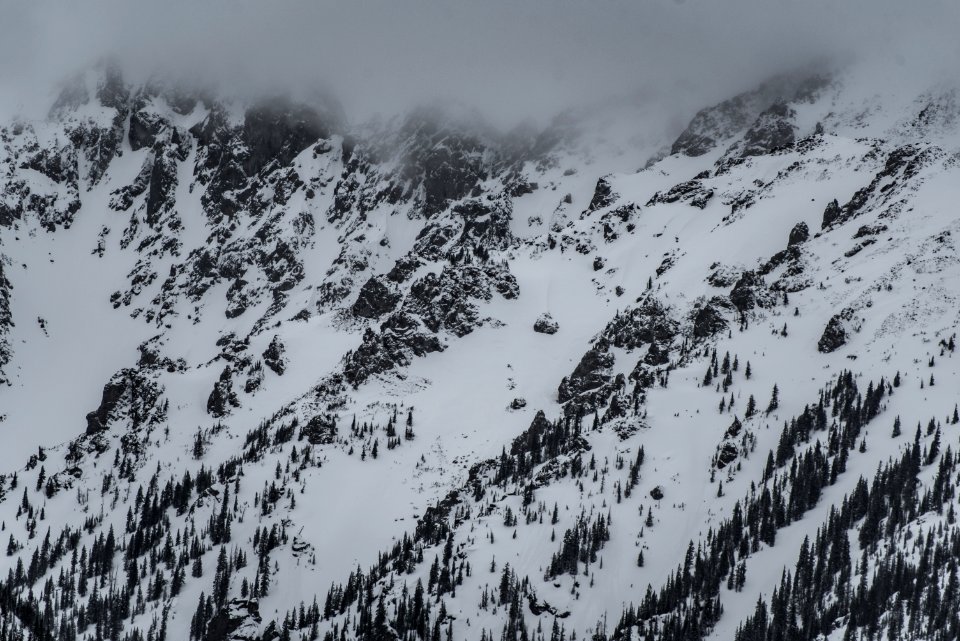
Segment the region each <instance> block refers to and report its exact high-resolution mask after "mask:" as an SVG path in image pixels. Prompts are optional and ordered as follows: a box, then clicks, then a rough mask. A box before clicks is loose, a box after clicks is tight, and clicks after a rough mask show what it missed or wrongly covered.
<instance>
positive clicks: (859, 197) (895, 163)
mask: <svg viewBox="0 0 960 641" xmlns="http://www.w3.org/2000/svg"><path fill="white" fill-rule="evenodd" d="M942 155H943V150H942V149H939V148H937V147H932V146H918V145H904V146H902V147H897V148H896V149H894V150H893V151H891V152H890V153H889V154H888V155H887V159H886V161H885V162H884V165H883V168H882V169H881V170H880V171H878V172H877V173H876V175H874V177H873V179H872V180H871V181H870V184H869V185H867V186H866V187H862V188H860V189H858V190H857V192H856V193H855V194H854V195H853V196H852V197H851V198H850V200H849V201H847V202H846V203H845V204H844V205H843V206H842V207H841V206H840V205H839V204H838V203H837V201H836V200H834V201H833V202H831V203H830V204H829V205H827V208H826V210H825V211H824V212H823V223H822V225H821V226H822V228H823V229H827V228H829V227H833V226H836V225H841V224H843V223H845V222H847V221H848V220H851V219H853V218H855V217H857V216H858V215H860V214H861V213H862V212H864V211H866V210H867V209H868V208H871V207H872V208H879V207H887V208H888V209H896V208H897V207H898V206H900V205H901V204H902V203H900V202H899V201H900V200H901V199H902V198H903V192H904V191H905V190H906V189H908V188H909V187H910V186H911V184H914V183H915V182H916V181H917V180H921V179H922V178H919V175H920V173H921V171H923V169H925V168H926V167H928V166H930V165H931V164H932V163H933V162H934V161H935V160H937V159H939V158H940V157H942Z"/></svg>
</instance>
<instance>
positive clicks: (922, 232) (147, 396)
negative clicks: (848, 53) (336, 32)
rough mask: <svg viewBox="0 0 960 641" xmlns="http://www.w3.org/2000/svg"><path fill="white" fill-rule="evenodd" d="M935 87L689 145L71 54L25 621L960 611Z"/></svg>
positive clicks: (21, 399)
mask: <svg viewBox="0 0 960 641" xmlns="http://www.w3.org/2000/svg"><path fill="white" fill-rule="evenodd" d="M917 84H918V86H916V87H911V88H906V87H903V86H897V87H896V89H893V88H888V87H886V85H885V84H884V83H883V82H882V78H877V77H876V76H875V75H874V73H873V71H872V70H871V69H870V68H868V67H865V66H859V67H849V68H846V69H843V70H841V71H835V72H832V73H829V74H828V73H826V72H824V73H818V74H812V73H803V74H795V75H791V76H785V77H781V78H776V79H773V80H771V81H770V82H768V83H766V84H765V85H763V86H762V87H759V88H758V89H756V90H755V91H752V92H749V93H747V94H743V95H740V96H736V97H733V98H731V99H730V100H728V101H725V102H723V103H721V104H719V105H716V106H713V107H708V108H705V109H704V110H703V111H701V112H700V113H698V114H697V115H696V116H695V117H694V118H693V119H692V121H691V122H690V124H689V126H688V127H687V128H686V130H685V131H683V132H682V133H680V134H679V136H678V135H676V132H671V131H669V129H668V128H667V127H666V126H665V123H663V122H660V121H659V119H657V118H655V117H653V116H652V115H651V110H649V109H648V108H647V107H645V105H644V104H642V103H639V104H632V105H621V106H618V107H616V108H612V107H611V108H608V109H604V110H597V111H594V112H590V113H575V114H570V115H569V116H568V117H565V118H563V119H560V120H558V121H556V122H555V123H554V124H553V125H551V126H550V127H548V128H546V129H544V130H543V131H530V130H528V129H518V130H515V131H511V132H508V133H504V132H500V131H497V130H495V129H493V128H491V127H489V126H487V125H485V124H483V123H482V121H481V120H480V119H479V118H478V117H477V116H476V115H474V114H471V113H469V112H466V111H465V110H462V109H454V108H448V107H435V108H429V109H422V110H418V111H416V112H413V113H411V114H409V115H408V116H406V117H403V118H399V119H397V120H395V121H390V122H387V123H372V124H367V125H358V124H356V123H351V122H350V120H349V118H348V116H347V115H344V114H343V113H342V112H341V109H340V108H339V107H338V106H337V105H336V104H335V103H334V102H333V101H330V100H326V99H324V100H323V101H319V102H315V103H314V102H311V103H305V102H302V101H297V100H294V99H292V98H289V97H275V98H271V99H268V100H262V101H256V102H246V101H241V100H229V99H226V98H223V99H217V98H212V97H210V96H201V95H194V94H193V93H191V92H189V91H186V90H183V89H180V88H177V87H176V86H174V85H172V84H170V83H164V82H159V81H157V82H152V83H148V84H146V85H143V86H139V85H137V86H132V85H130V84H127V83H126V82H125V81H124V80H123V78H121V77H120V75H119V73H118V72H117V71H116V70H115V69H113V68H111V67H109V66H105V67H102V68H99V69H96V70H92V71H91V72H90V73H88V74H86V75H85V76H83V77H81V78H78V79H76V81H75V82H73V83H71V84H70V85H69V86H68V87H67V88H66V89H65V90H64V92H63V93H62V94H61V95H60V97H59V98H58V99H57V101H56V104H55V105H54V106H53V108H52V110H51V112H50V114H49V116H48V117H47V118H46V119H41V120H36V121H18V122H15V123H10V124H8V125H6V126H5V127H4V128H3V129H2V130H0V139H2V142H3V151H2V156H0V163H2V165H0V176H2V178H0V253H2V261H0V269H2V271H0V340H2V342H0V371H2V373H3V375H2V379H3V380H4V381H5V382H6V386H4V387H3V388H0V430H3V431H2V434H3V435H4V445H5V447H4V453H3V455H2V458H0V461H2V463H3V469H4V470H5V471H6V472H7V474H5V475H4V476H3V477H2V478H0V481H2V483H0V497H2V500H0V520H2V521H3V532H4V533H5V534H7V537H6V538H8V546H7V552H8V554H7V556H5V557H2V558H3V561H2V565H0V570H3V571H4V575H6V579H5V580H4V581H3V583H2V584H0V603H2V604H3V606H4V607H3V613H2V615H0V639H16V638H23V637H22V635H24V634H26V635H29V637H30V638H41V639H48V638H58V639H74V638H80V639H83V638H91V639H94V638H111V639H120V638H128V639H142V638H145V639H151V640H153V639H160V638H177V639H186V638H191V637H192V638H203V639H271V638H277V637H279V638H282V639H288V638H317V637H319V636H320V635H323V636H324V637H325V638H329V639H331V640H333V639H337V638H341V639H348V638H349V639H353V638H364V639H391V638H403V639H410V640H411V641H412V640H413V639H430V640H434V639H436V640H439V639H440V638H441V637H443V636H446V637H447V638H453V639H483V640H484V641H486V639H488V638H494V637H495V636H500V637H501V638H503V639H529V638H546V637H548V636H549V637H550V639H551V641H558V640H559V639H565V638H567V637H569V638H571V639H573V638H575V637H583V636H585V635H589V636H592V637H593V638H596V639H601V638H602V639H610V638H616V639H625V638H632V637H633V635H639V636H641V638H648V639H680V638H683V639H701V638H717V639H731V638H738V639H743V640H748V639H761V638H763V639H766V638H811V639H813V638H841V637H843V638H877V639H879V638H886V639H893V638H899V637H901V636H902V637H903V638H911V639H941V638H942V639H946V638H952V637H954V636H955V635H956V634H957V632H958V630H960V621H958V619H957V615H956V612H954V611H953V610H955V608H953V606H952V604H953V603H955V602H956V590H957V585H956V581H957V567H956V566H957V560H958V555H960V552H958V548H957V541H960V538H958V531H957V526H956V523H955V517H954V510H955V507H954V506H955V503H956V500H957V498H956V493H955V491H954V487H955V485H956V482H957V480H958V478H957V470H956V459H955V456H954V450H955V449H956V447H957V445H958V436H957V435H958V433H960V432H958V430H960V427H958V418H957V410H956V406H957V400H958V399H957V397H956V393H955V390H956V389H957V386H958V384H960V381H958V380H957V379H958V378H960V371H958V368H957V367H955V366H954V365H953V363H954V361H953V356H954V342H955V332H956V326H957V323H958V319H960V296H958V293H957V288H956V286H955V283H957V282H960V280H958V279H960V259H958V253H957V247H956V240H955V238H956V235H957V232H958V231H960V230H958V222H957V212H956V211H955V210H956V202H957V195H958V185H960V129H958V127H957V122H958V121H957V119H958V117H960V102H958V93H957V89H956V88H954V87H951V86H933V87H931V86H927V85H925V84H921V83H919V81H918V83H917ZM895 419H896V420H895ZM895 424H896V427H895ZM821 560H822V563H821ZM827 561H829V563H828V562H827ZM821 566H822V567H821ZM941 591H943V592H944V595H943V596H941V595H940V593H941Z"/></svg>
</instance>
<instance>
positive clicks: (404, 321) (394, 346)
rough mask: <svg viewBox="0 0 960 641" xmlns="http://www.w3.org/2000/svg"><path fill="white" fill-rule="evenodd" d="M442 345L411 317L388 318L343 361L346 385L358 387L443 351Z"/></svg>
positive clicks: (417, 320)
mask: <svg viewBox="0 0 960 641" xmlns="http://www.w3.org/2000/svg"><path fill="white" fill-rule="evenodd" d="M443 349H444V345H443V343H441V342H440V339H439V338H438V337H437V335H436V334H435V333H434V332H431V331H430V330H429V329H427V328H426V327H425V326H424V324H423V322H422V321H421V320H420V319H419V318H417V317H416V316H413V315H412V314H408V313H405V312H403V311H400V312H396V313H394V314H392V315H391V316H389V317H388V318H387V320H386V321H384V323H383V324H382V325H381V326H380V331H379V332H376V331H374V330H373V329H371V328H369V327H368V328H367V330H366V331H365V332H364V334H363V342H361V343H360V346H359V347H357V348H356V349H355V350H352V351H350V352H348V353H347V355H346V356H344V358H343V375H344V378H345V379H346V381H347V382H348V383H350V384H351V385H353V386H354V387H357V386H359V385H360V384H361V383H363V382H364V381H366V380H367V379H368V378H370V377H371V376H374V375H376V374H382V373H384V372H388V371H390V370H392V369H394V368H398V367H405V366H407V365H409V364H410V361H411V359H412V358H413V357H414V356H426V355H427V354H429V353H431V352H440V351H443Z"/></svg>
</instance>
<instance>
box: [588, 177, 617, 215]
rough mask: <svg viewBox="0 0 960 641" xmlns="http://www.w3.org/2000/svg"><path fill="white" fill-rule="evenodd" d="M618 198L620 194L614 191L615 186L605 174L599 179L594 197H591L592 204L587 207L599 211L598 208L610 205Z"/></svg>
mask: <svg viewBox="0 0 960 641" xmlns="http://www.w3.org/2000/svg"><path fill="white" fill-rule="evenodd" d="M617 198H618V195H617V194H616V193H615V192H614V191H613V186H612V185H611V184H610V178H609V177H607V176H604V177H602V178H600V179H599V180H597V186H596V187H595V188H594V190H593V198H591V199H590V205H589V207H587V210H588V211H597V210H598V209H603V208H604V207H609V206H610V205H612V204H613V203H614V201H616V200H617Z"/></svg>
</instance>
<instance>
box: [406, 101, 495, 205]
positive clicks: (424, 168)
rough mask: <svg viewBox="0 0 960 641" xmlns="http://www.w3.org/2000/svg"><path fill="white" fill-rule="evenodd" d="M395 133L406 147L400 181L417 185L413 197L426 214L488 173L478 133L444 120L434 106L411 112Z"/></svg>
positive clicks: (467, 191)
mask: <svg viewBox="0 0 960 641" xmlns="http://www.w3.org/2000/svg"><path fill="white" fill-rule="evenodd" d="M399 136H400V138H401V139H402V140H404V141H405V147H406V150H405V152H404V156H403V159H402V167H403V169H402V172H401V175H400V178H401V181H402V182H407V183H408V184H412V185H420V189H421V191H420V193H419V194H418V195H417V199H418V200H419V201H420V203H421V204H422V208H423V211H424V213H425V214H426V215H428V216H430V215H433V214H435V213H437V212H439V211H440V210H442V209H443V208H444V207H446V206H447V205H448V204H449V203H450V202H452V201H456V200H460V199H461V198H463V197H465V196H467V195H469V194H470V192H471V191H472V190H473V188H474V187H475V186H476V185H477V183H478V182H479V181H481V180H483V179H484V177H485V176H486V175H487V173H488V169H489V161H488V160H487V159H485V158H484V153H485V151H487V149H488V145H487V143H486V141H485V140H484V139H483V135H482V133H481V132H480V131H472V130H470V129H469V128H468V127H465V126H458V125H457V124H455V123H449V122H445V119H444V118H443V116H442V115H441V114H440V113H438V112H437V111H436V110H433V109H421V110H418V111H416V112H414V113H413V114H411V115H410V116H409V117H408V118H407V120H406V122H405V123H404V125H403V127H402V128H401V131H400V134H399Z"/></svg>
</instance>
